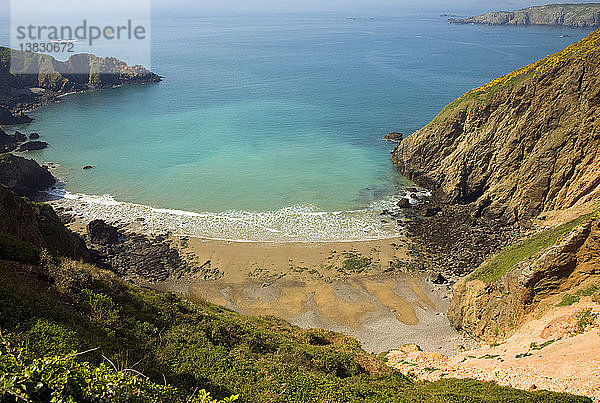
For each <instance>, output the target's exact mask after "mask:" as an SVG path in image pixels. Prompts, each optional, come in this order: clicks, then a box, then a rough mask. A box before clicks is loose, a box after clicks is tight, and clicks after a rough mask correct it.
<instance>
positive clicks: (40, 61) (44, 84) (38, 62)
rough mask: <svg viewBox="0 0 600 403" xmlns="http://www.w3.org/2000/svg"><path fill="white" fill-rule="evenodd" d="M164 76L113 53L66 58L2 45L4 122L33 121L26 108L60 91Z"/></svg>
mask: <svg viewBox="0 0 600 403" xmlns="http://www.w3.org/2000/svg"><path fill="white" fill-rule="evenodd" d="M161 80H162V77H160V76H158V75H156V74H154V73H152V72H151V71H149V70H147V69H145V68H144V67H142V66H139V65H136V66H129V65H127V63H125V62H123V61H121V60H118V59H115V58H113V57H104V58H103V57H97V56H94V55H91V54H75V55H73V56H71V57H70V58H69V59H68V60H67V61H64V62H62V61H58V60H56V59H54V58H53V57H52V56H48V55H42V54H37V53H31V52H21V51H16V50H11V49H8V48H2V47H0V124H15V123H23V122H27V121H30V119H29V118H28V117H27V116H25V115H23V114H22V111H23V110H26V109H29V108H31V107H32V106H36V105H38V104H41V103H45V102H48V101H52V100H54V99H56V96H57V95H60V94H65V93H68V92H74V91H85V90H88V89H100V88H110V87H114V86H117V85H123V84H133V83H153V82H159V81H161ZM7 112H9V113H7Z"/></svg>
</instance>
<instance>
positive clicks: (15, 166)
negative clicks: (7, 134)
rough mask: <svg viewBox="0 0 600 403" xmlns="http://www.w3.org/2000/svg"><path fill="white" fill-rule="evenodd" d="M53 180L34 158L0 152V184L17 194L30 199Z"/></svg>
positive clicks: (51, 184)
mask: <svg viewBox="0 0 600 403" xmlns="http://www.w3.org/2000/svg"><path fill="white" fill-rule="evenodd" d="M0 132H1V130H0ZM0 134H1V133H0ZM0 140H1V136H0ZM55 182H56V178H54V176H52V174H51V173H50V172H48V170H47V169H45V168H42V167H41V166H39V164H38V163H37V162H35V161H34V160H28V159H25V158H22V157H17V156H16V155H13V154H0V184H1V185H4V186H6V187H8V188H9V189H10V190H12V191H14V192H15V193H17V194H18V195H19V196H25V197H29V198H30V199H31V198H33V197H34V196H35V195H36V193H37V192H39V191H40V190H45V189H48V188H49V187H52V186H53V185H54V183H55Z"/></svg>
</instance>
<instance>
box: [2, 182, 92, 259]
mask: <svg viewBox="0 0 600 403" xmlns="http://www.w3.org/2000/svg"><path fill="white" fill-rule="evenodd" d="M31 247H34V248H37V249H43V248H45V249H48V250H49V251H50V252H52V253H54V254H58V255H60V256H67V257H71V258H73V259H87V258H89V252H88V250H87V248H86V246H85V243H84V242H83V240H82V239H81V238H80V237H79V236H77V235H76V234H74V233H72V232H71V231H70V230H68V229H67V228H66V227H65V226H64V225H63V224H62V222H61V221H60V218H59V217H58V216H57V215H56V213H55V212H54V210H53V209H52V207H50V206H49V205H46V204H35V203H31V202H29V201H27V200H26V199H22V198H20V197H19V196H17V195H16V194H15V193H14V192H12V191H11V190H10V189H8V188H7V187H5V186H2V185H0V259H10V258H13V257H14V255H15V254H17V255H22V253H21V252H20V251H22V250H26V249H29V250H31V249H33V248H31ZM38 253H39V252H38Z"/></svg>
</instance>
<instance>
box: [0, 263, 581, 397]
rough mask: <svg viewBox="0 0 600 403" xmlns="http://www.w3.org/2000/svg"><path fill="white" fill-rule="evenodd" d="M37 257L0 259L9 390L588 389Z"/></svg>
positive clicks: (284, 393) (347, 392) (46, 393)
mask: <svg viewBox="0 0 600 403" xmlns="http://www.w3.org/2000/svg"><path fill="white" fill-rule="evenodd" d="M41 260H42V263H41V264H39V265H30V264H24V263H17V262H9V261H0V327H1V328H2V332H3V337H2V342H1V344H0V400H2V401H17V400H19V399H18V398H17V397H18V396H22V397H27V398H28V399H30V400H36V401H50V399H52V398H53V397H54V398H55V399H54V400H55V401H69V399H71V400H70V401H82V400H83V401H90V400H99V399H104V401H107V400H110V401H196V402H205V401H212V400H210V398H209V397H207V394H206V393H205V392H204V391H207V392H209V393H210V394H211V395H212V396H214V397H215V398H217V399H226V398H230V397H231V396H234V397H235V395H238V394H239V400H240V401H244V402H261V401H264V402H268V401H272V402H286V401H287V402H340V401H344V402H365V401H366V402H369V401H370V402H398V401H431V402H436V401H437V402H446V401H490V402H491V401H504V402H518V401H523V402H525V401H527V402H529V401H556V400H557V399H558V400H561V401H589V400H588V399H585V398H578V397H573V396H569V395H562V394H554V393H549V392H533V393H532V392H526V391H519V390H514V389H510V388H503V387H500V386H498V385H495V384H492V383H484V382H478V381H472V380H450V379H445V380H442V381H439V382H435V383H422V382H414V381H412V380H411V379H409V378H407V377H405V376H403V375H401V374H400V373H399V372H396V371H394V370H392V369H390V368H388V367H387V366H385V365H384V364H383V363H381V362H380V361H379V360H377V358H376V357H375V356H373V355H371V354H367V353H365V352H364V351H363V350H361V349H360V347H359V345H358V343H357V342H356V341H355V340H354V339H351V338H348V337H346V336H343V335H340V334H337V333H333V332H329V331H325V330H303V329H300V328H297V327H294V326H291V325H290V324H288V323H287V322H284V321H282V320H279V319H276V318H270V317H269V318H267V317H265V318H254V317H247V316H243V315H239V314H237V313H235V312H233V311H230V310H227V309H225V308H221V307H218V306H215V305H211V304H207V303H204V304H193V303H191V302H187V301H184V300H181V299H180V298H178V297H176V296H175V295H173V294H171V293H161V292H156V291H151V290H146V289H140V288H137V287H134V286H131V285H128V284H126V283H124V282H122V281H121V280H119V279H118V278H116V277H115V276H114V275H113V274H111V273H108V272H105V271H102V270H99V269H97V268H95V267H93V266H89V265H86V264H82V263H76V262H73V261H71V260H66V259H56V258H53V257H51V256H50V255H48V254H47V253H42V259H41ZM77 352H83V353H77ZM187 399H189V400H187Z"/></svg>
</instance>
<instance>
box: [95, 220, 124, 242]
mask: <svg viewBox="0 0 600 403" xmlns="http://www.w3.org/2000/svg"><path fill="white" fill-rule="evenodd" d="M87 233H88V236H89V239H90V242H92V243H95V244H100V245H114V244H117V243H119V231H118V230H117V229H116V228H115V227H112V226H110V225H108V224H107V223H106V222H104V221H102V220H93V221H90V222H89V223H88V225H87Z"/></svg>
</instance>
